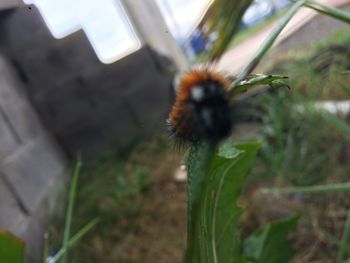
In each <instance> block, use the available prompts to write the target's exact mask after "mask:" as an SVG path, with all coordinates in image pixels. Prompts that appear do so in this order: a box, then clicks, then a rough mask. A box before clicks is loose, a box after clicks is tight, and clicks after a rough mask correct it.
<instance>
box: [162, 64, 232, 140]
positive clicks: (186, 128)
mask: <svg viewBox="0 0 350 263" xmlns="http://www.w3.org/2000/svg"><path fill="white" fill-rule="evenodd" d="M206 81H211V82H214V83H216V84H217V85H219V86H221V87H222V88H223V89H225V90H226V89H228V87H229V81H228V80H227V79H226V78H225V76H224V75H223V74H221V73H217V72H213V71H209V70H207V69H204V70H191V71H189V72H187V73H186V74H184V75H183V76H182V78H181V80H180V84H179V87H178V91H177V96H176V101H175V103H174V105H173V107H172V110H171V112H170V114H169V119H168V124H169V125H170V126H171V127H170V128H171V133H172V134H173V135H174V136H175V137H177V138H180V139H181V138H183V139H185V140H190V141H192V140H194V139H196V134H195V133H194V129H195V128H196V127H195V126H196V125H197V124H196V123H195V122H196V121H195V120H196V119H195V116H194V114H195V112H194V111H193V105H192V104H191V103H189V101H190V99H191V90H192V88H193V87H195V86H198V85H200V84H201V83H204V82H206Z"/></svg>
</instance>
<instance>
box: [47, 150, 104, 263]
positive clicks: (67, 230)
mask: <svg viewBox="0 0 350 263" xmlns="http://www.w3.org/2000/svg"><path fill="white" fill-rule="evenodd" d="M81 166H82V162H81V157H80V156H78V160H77V162H76V165H75V168H74V172H73V177H72V182H71V186H70V189H69V196H68V204H67V212H66V220H65V227H64V236H63V242H62V247H61V248H60V249H59V250H58V252H57V253H56V254H55V255H54V256H53V257H52V258H51V259H50V260H49V262H50V263H56V262H58V261H59V260H61V261H60V262H62V263H64V262H66V261H67V259H68V252H69V250H70V249H72V248H73V247H74V246H75V245H76V244H77V243H78V242H79V241H80V240H81V239H82V238H83V237H84V236H85V235H86V234H87V233H88V232H90V231H91V230H92V229H93V227H94V226H95V225H96V224H97V223H98V222H99V219H98V218H95V219H93V220H91V221H90V222H89V223H88V224H86V225H85V226H83V227H82V228H80V229H79V231H77V233H76V234H74V235H73V236H71V228H72V220H73V210H74V205H75V201H76V195H77V188H78V178H79V175H80V169H81ZM46 261H48V258H44V262H46Z"/></svg>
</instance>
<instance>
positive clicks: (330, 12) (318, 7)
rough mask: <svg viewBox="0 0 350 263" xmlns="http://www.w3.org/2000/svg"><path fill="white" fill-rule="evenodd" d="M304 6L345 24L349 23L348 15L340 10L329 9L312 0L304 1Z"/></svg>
mask: <svg viewBox="0 0 350 263" xmlns="http://www.w3.org/2000/svg"><path fill="white" fill-rule="evenodd" d="M304 6H306V7H309V8H311V9H314V10H315V11H317V12H320V13H322V14H325V15H328V16H331V17H334V18H336V19H338V20H341V21H343V22H345V23H350V14H349V13H348V12H344V11H342V10H340V9H337V8H334V7H330V6H327V5H324V4H321V3H318V2H317V1H313V0H306V1H305V4H304Z"/></svg>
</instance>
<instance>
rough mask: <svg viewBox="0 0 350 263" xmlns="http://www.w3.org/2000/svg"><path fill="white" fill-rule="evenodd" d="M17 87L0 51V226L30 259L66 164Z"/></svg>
mask: <svg viewBox="0 0 350 263" xmlns="http://www.w3.org/2000/svg"><path fill="white" fill-rule="evenodd" d="M23 91H24V87H23V85H22V84H21V82H20V81H19V79H18V76H17V74H16V71H15V70H14V69H13V68H12V67H11V65H10V63H9V62H8V61H7V60H6V58H5V57H4V56H3V55H1V53H0V200H1V202H0V230H7V231H11V232H12V233H14V234H15V235H17V236H19V237H20V238H22V239H24V240H25V241H26V244H27V253H28V256H29V258H31V259H32V261H33V262H35V261H37V260H38V258H39V257H40V256H41V241H42V238H41V237H42V233H43V228H44V227H45V222H46V221H45V220H44V219H43V218H45V216H47V215H48V214H52V211H53V207H54V206H55V205H54V204H55V202H56V200H55V198H56V197H57V195H54V194H53V193H54V192H56V191H59V190H60V189H61V190H62V187H63V184H64V182H67V180H68V176H67V173H68V166H67V161H66V158H65V157H64V155H63V154H62V152H61V150H60V149H59V147H58V146H57V144H56V142H55V141H54V140H53V138H51V137H50V135H49V134H48V133H47V132H46V129H45V128H44V126H43V125H42V124H41V122H40V120H39V119H38V117H37V114H36V112H35V111H34V110H33V108H32V106H31V104H30V103H29V101H28V98H27V96H26V94H25V93H24V92H23ZM39 226H40V227H39ZM38 237H40V238H38ZM0 262H1V259H0Z"/></svg>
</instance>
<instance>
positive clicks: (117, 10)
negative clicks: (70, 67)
mask: <svg viewBox="0 0 350 263" xmlns="http://www.w3.org/2000/svg"><path fill="white" fill-rule="evenodd" d="M23 1H24V2H25V3H26V4H34V5H35V6H37V8H38V9H39V11H40V13H41V15H42V16H43V18H44V20H45V22H46V25H47V27H48V28H49V30H50V32H51V33H52V35H53V36H54V37H55V38H64V37H66V36H68V35H69V34H72V33H74V32H76V31H77V30H79V29H82V30H83V31H84V32H85V34H86V36H87V38H88V39H89V41H90V43H91V45H92V46H93V48H94V50H95V52H96V54H97V57H98V58H99V59H100V60H101V61H102V62H103V63H112V62H114V61H116V60H118V59H120V58H122V57H124V56H126V55H128V54H130V53H132V52H134V51H136V50H137V49H139V48H140V45H141V44H140V41H139V39H138V38H137V36H136V34H135V31H134V30H133V27H132V25H131V23H130V21H129V19H128V17H127V15H126V12H125V10H124V8H123V6H122V4H121V3H120V1H119V0H23Z"/></svg>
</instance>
